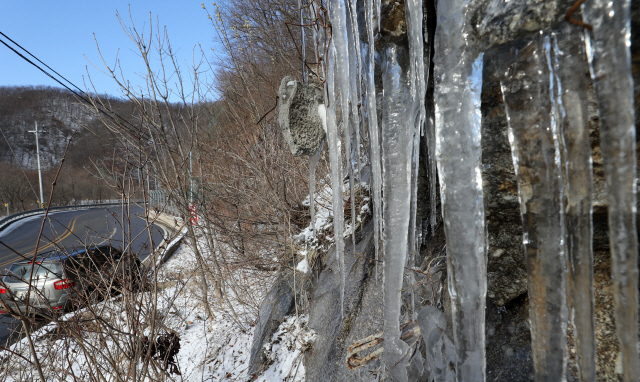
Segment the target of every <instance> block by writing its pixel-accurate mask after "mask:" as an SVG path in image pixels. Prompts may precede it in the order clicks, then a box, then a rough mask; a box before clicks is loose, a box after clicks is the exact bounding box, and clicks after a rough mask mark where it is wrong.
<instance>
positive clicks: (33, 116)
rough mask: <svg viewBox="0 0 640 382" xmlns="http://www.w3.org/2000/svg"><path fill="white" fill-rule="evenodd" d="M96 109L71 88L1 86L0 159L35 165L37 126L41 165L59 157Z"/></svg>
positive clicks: (28, 165) (54, 161)
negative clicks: (41, 131)
mask: <svg viewBox="0 0 640 382" xmlns="http://www.w3.org/2000/svg"><path fill="white" fill-rule="evenodd" d="M94 119H95V117H94V115H93V113H92V112H91V111H90V110H89V109H88V108H87V107H86V106H85V105H83V104H81V103H80V101H79V100H78V99H76V97H75V96H74V95H73V94H72V93H71V92H69V91H67V90H64V89H58V88H52V87H44V86H37V87H0V129H1V130H2V132H3V133H4V136H2V137H0V161H1V162H5V163H7V162H8V163H10V164H11V165H14V166H22V167H24V168H29V169H35V168H36V157H35V149H36V143H35V136H34V134H33V133H29V132H28V131H30V130H34V127H35V123H36V122H37V123H38V129H40V130H43V131H45V132H46V133H44V134H41V135H40V154H41V158H40V160H41V161H42V166H43V167H44V168H49V167H51V166H53V165H54V164H56V163H58V162H59V161H60V158H61V157H62V154H63V152H64V148H65V146H66V142H67V141H68V139H69V137H71V135H72V134H73V132H74V131H76V132H78V133H80V134H79V135H78V138H80V137H81V136H83V135H84V134H83V133H82V131H81V130H82V129H81V126H87V125H90V124H91V122H93V120H94Z"/></svg>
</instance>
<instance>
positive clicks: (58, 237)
mask: <svg viewBox="0 0 640 382" xmlns="http://www.w3.org/2000/svg"><path fill="white" fill-rule="evenodd" d="M143 213H144V209H143V208H142V207H139V206H131V209H130V216H131V219H126V216H125V219H123V214H122V210H121V209H120V207H110V208H98V209H86V210H72V211H60V212H54V213H52V214H50V216H49V218H48V219H47V221H46V222H45V225H44V229H43V231H42V238H41V240H40V245H39V246H38V253H44V252H48V251H52V250H54V249H61V248H66V249H67V250H73V248H76V247H84V246H85V245H92V244H102V243H106V242H109V243H111V245H112V246H114V247H116V248H119V249H123V247H124V246H123V243H131V244H130V249H131V251H132V252H134V253H138V255H139V256H140V258H141V259H144V258H145V257H147V256H148V255H149V252H150V248H151V240H150V238H149V232H148V231H146V230H145V227H146V221H145V220H144V218H141V217H140V216H138V215H142V214H143ZM43 216H44V215H35V216H31V217H28V218H25V219H22V220H18V221H17V222H15V223H12V224H11V225H10V226H9V227H7V228H5V229H4V230H2V231H0V242H1V243H0V272H1V273H3V274H4V273H5V269H6V268H8V267H9V266H11V264H13V263H14V262H15V261H17V260H19V259H21V258H22V256H26V257H32V256H33V251H34V250H35V246H36V240H37V237H38V233H39V232H40V228H41V226H42V218H43ZM162 237H163V233H162V230H161V228H159V227H157V226H153V229H152V238H153V245H155V246H157V245H158V244H160V242H161V241H162ZM18 254H20V255H21V256H20V255H18ZM17 323H19V322H16V320H14V319H12V318H7V317H3V318H0V344H4V343H5V342H6V340H7V339H8V338H9V335H10V333H11V328H12V327H15V325H16V324H17Z"/></svg>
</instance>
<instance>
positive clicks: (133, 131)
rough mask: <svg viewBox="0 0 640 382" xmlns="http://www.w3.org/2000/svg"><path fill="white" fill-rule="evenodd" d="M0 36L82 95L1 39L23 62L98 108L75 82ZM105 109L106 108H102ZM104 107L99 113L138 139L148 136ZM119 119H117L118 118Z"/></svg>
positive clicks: (4, 35) (0, 41) (0, 33)
mask: <svg viewBox="0 0 640 382" xmlns="http://www.w3.org/2000/svg"><path fill="white" fill-rule="evenodd" d="M0 35H2V36H3V37H4V38H6V39H7V40H9V41H11V42H12V43H13V44H15V45H16V46H18V47H19V48H20V49H22V50H23V51H25V52H26V53H27V54H28V55H30V56H31V57H33V58H34V59H36V60H37V61H38V62H40V63H41V64H42V65H44V66H46V67H47V68H48V69H49V70H51V71H53V72H54V73H55V74H57V75H58V76H60V77H61V78H63V79H64V80H65V81H67V82H68V83H69V84H70V85H71V86H73V87H75V88H76V89H78V91H79V92H80V93H82V95H81V94H78V92H76V91H75V90H73V89H71V88H70V87H69V86H67V85H65V84H64V83H62V81H60V80H59V79H57V78H55V77H54V76H53V75H52V74H51V73H49V72H47V71H46V70H44V69H43V68H42V67H40V66H39V65H38V64H36V63H35V62H33V61H32V60H30V59H29V58H27V57H25V56H24V55H23V54H22V53H20V52H18V51H17V50H16V49H14V48H13V47H12V46H10V45H9V44H7V43H6V42H5V41H3V40H2V39H0V43H2V44H3V45H4V46H6V47H7V48H9V49H11V50H12V51H13V52H14V53H15V54H17V55H18V56H20V57H21V58H22V59H23V60H25V61H27V62H28V63H30V64H31V65H33V66H35V67H36V68H37V69H39V70H40V71H41V72H42V73H44V74H45V75H47V76H48V77H50V78H51V79H52V80H54V81H55V82H57V83H59V84H60V85H61V86H63V87H64V88H65V89H67V90H69V91H70V92H71V93H73V94H74V95H75V96H76V97H78V98H79V99H80V100H82V101H84V102H85V103H87V104H88V105H91V106H93V107H96V106H97V105H94V104H93V103H92V102H91V101H90V100H89V99H87V97H89V95H87V93H86V92H84V91H83V90H82V89H80V88H79V87H78V86H76V85H75V84H74V83H73V82H71V81H69V80H68V79H67V78H65V77H64V76H62V75H61V74H59V73H58V72H56V71H55V70H53V69H52V68H51V67H50V66H49V65H47V64H45V63H44V62H42V61H41V60H40V59H39V58H37V57H36V56H34V55H33V54H32V53H31V52H29V51H28V50H27V49H25V48H23V47H22V46H21V45H20V44H18V43H17V42H15V41H14V40H12V39H11V38H10V37H8V36H7V35H6V34H4V33H2V31H0ZM102 107H104V106H102ZM102 107H99V106H98V107H97V109H98V111H99V112H100V113H102V114H104V115H106V116H107V117H108V118H110V119H111V120H112V121H114V122H116V123H118V122H119V121H117V119H119V120H120V122H123V123H124V124H125V125H127V126H123V127H124V128H125V129H126V130H128V132H129V134H132V135H134V136H135V137H138V138H144V136H145V135H146V134H140V133H139V132H138V131H137V129H136V127H135V126H134V125H133V124H132V123H131V122H129V121H127V120H126V119H125V118H123V117H121V116H120V115H119V114H117V113H116V112H114V111H113V110H110V109H107V110H106V111H105V110H103V108H102ZM105 109H106V108H105ZM114 116H115V117H114ZM116 117H117V118H116Z"/></svg>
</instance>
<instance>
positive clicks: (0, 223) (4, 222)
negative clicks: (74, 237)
mask: <svg viewBox="0 0 640 382" xmlns="http://www.w3.org/2000/svg"><path fill="white" fill-rule="evenodd" d="M132 203H138V202H132ZM119 205H120V203H102V204H80V205H76V206H60V207H51V208H49V211H68V210H85V209H91V208H104V207H110V206H119ZM45 211H46V209H45V208H37V209H35V210H29V211H23V212H18V213H17V214H13V215H9V216H7V217H6V218H4V219H1V220H0V232H2V230H4V229H5V228H7V227H8V226H9V224H11V223H14V222H16V221H18V220H20V219H24V218H26V217H29V216H33V215H38V214H44V213H45Z"/></svg>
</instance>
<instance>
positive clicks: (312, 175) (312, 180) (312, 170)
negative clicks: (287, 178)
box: [309, 116, 326, 236]
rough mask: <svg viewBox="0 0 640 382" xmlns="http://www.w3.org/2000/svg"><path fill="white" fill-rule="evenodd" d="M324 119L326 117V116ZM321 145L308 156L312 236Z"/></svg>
mask: <svg viewBox="0 0 640 382" xmlns="http://www.w3.org/2000/svg"><path fill="white" fill-rule="evenodd" d="M324 119H326V116H325V117H324ZM322 146H324V141H322V143H321V144H320V149H319V150H318V152H317V153H315V154H313V155H311V156H310V157H309V212H310V215H311V232H313V235H314V236H315V235H316V203H315V193H316V166H317V165H318V159H320V153H321V152H322Z"/></svg>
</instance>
